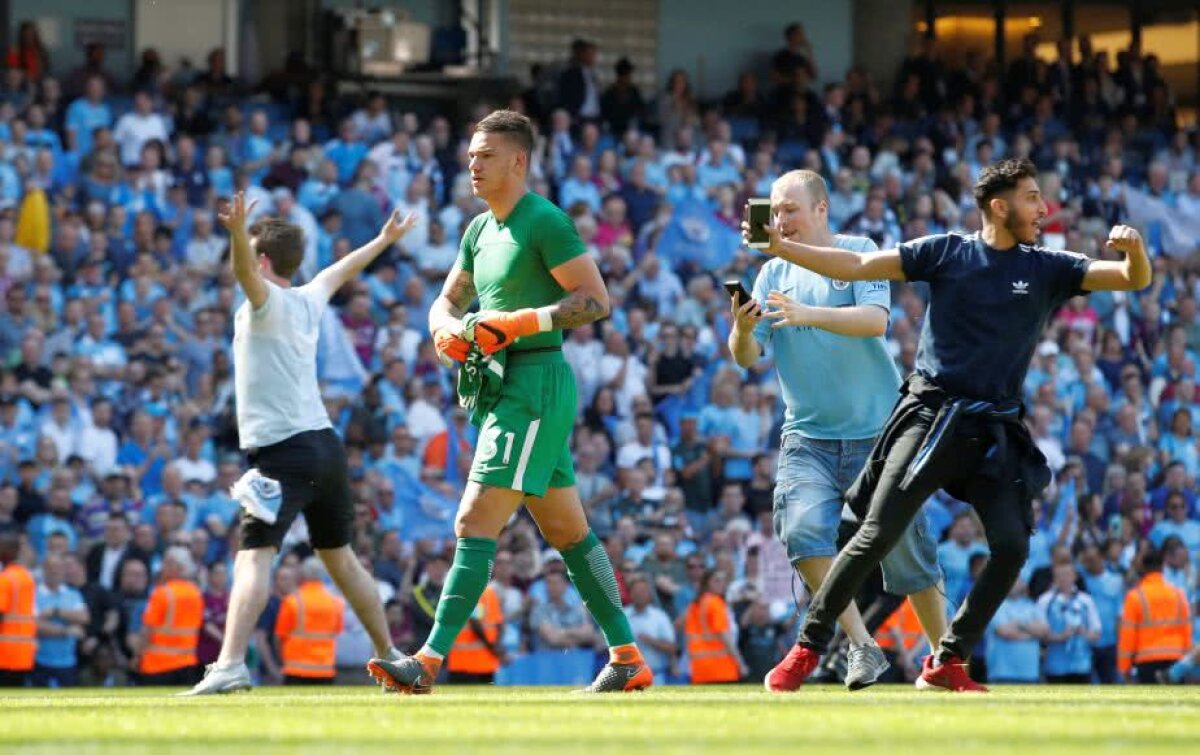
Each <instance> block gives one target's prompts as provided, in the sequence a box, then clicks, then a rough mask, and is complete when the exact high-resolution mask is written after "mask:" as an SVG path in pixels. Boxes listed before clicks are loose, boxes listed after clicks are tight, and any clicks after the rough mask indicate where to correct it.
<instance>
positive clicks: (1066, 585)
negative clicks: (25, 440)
mask: <svg viewBox="0 0 1200 755" xmlns="http://www.w3.org/2000/svg"><path fill="white" fill-rule="evenodd" d="M1077 576H1078V575H1077V574H1076V573H1075V565H1074V564H1072V563H1071V562H1070V561H1065V562H1059V563H1056V564H1055V565H1054V567H1053V577H1054V586H1053V587H1051V588H1050V589H1049V590H1047V591H1046V592H1044V593H1042V597H1040V598H1038V603H1037V605H1038V611H1039V612H1041V615H1042V621H1043V622H1044V623H1045V624H1046V626H1047V628H1048V629H1049V634H1047V635H1046V660H1045V665H1044V666H1043V671H1044V672H1045V675H1046V681H1047V682H1050V683H1051V684H1091V682H1092V643H1094V642H1096V641H1097V640H1099V639H1100V615H1099V614H1098V613H1097V612H1096V604H1095V602H1093V601H1092V596H1090V595H1088V594H1087V593H1086V592H1080V591H1079V588H1078V587H1076V585H1075V581H1076V578H1077Z"/></svg>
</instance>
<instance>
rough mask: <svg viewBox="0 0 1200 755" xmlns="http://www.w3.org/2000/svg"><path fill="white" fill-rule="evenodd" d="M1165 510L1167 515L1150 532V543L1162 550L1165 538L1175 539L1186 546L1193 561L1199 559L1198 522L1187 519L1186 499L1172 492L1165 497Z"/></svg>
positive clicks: (1199, 529)
mask: <svg viewBox="0 0 1200 755" xmlns="http://www.w3.org/2000/svg"><path fill="white" fill-rule="evenodd" d="M1165 508H1166V511H1167V515H1166V516H1165V517H1164V518H1163V519H1161V520H1160V521H1158V522H1157V523H1155V525H1154V527H1153V528H1152V529H1151V530H1150V542H1151V543H1153V545H1154V547H1155V548H1162V546H1163V543H1165V542H1166V541H1167V538H1169V537H1177V538H1179V539H1180V541H1182V542H1183V544H1184V545H1185V546H1187V550H1188V553H1189V554H1190V555H1191V558H1192V560H1193V561H1196V560H1197V559H1200V522H1197V521H1196V520H1195V519H1188V505H1187V498H1185V497H1184V495H1183V493H1181V492H1178V491H1172V492H1171V493H1170V494H1168V495H1167V503H1166V507H1165Z"/></svg>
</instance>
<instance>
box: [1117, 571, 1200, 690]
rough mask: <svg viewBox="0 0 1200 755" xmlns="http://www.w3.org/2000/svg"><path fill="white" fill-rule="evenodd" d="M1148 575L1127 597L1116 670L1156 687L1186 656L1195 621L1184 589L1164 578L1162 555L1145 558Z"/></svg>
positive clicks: (1119, 635) (1118, 644)
mask: <svg viewBox="0 0 1200 755" xmlns="http://www.w3.org/2000/svg"><path fill="white" fill-rule="evenodd" d="M1142 569H1143V570H1144V571H1145V572H1146V576H1145V577H1143V578H1142V581H1141V582H1140V583H1139V584H1138V586H1137V587H1135V588H1133V589H1132V590H1130V591H1129V592H1128V593H1126V594H1125V606H1124V608H1123V610H1122V611H1121V625H1120V630H1119V634H1118V636H1117V653H1118V654H1117V669H1118V670H1119V671H1120V672H1121V673H1122V674H1123V675H1129V674H1130V673H1133V674H1134V675H1135V676H1136V677H1137V680H1138V682H1139V683H1142V684H1154V683H1155V681H1156V680H1155V675H1156V672H1158V671H1160V670H1165V669H1167V668H1168V667H1170V666H1171V664H1173V663H1174V662H1175V661H1177V660H1179V659H1180V658H1182V657H1183V656H1184V654H1185V653H1187V651H1188V648H1189V647H1191V644H1192V622H1191V614H1190V611H1189V610H1188V602H1187V596H1186V595H1184V592H1183V590H1180V589H1179V588H1178V587H1175V586H1174V585H1172V584H1171V583H1169V582H1167V581H1166V580H1165V579H1163V575H1162V554H1161V553H1157V552H1152V553H1149V554H1147V555H1146V556H1145V557H1144V558H1143V559H1142Z"/></svg>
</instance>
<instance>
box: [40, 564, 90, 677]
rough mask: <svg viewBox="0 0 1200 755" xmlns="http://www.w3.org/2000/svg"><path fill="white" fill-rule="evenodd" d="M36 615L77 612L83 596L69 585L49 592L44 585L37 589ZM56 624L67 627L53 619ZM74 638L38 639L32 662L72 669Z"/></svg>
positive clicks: (57, 619)
mask: <svg viewBox="0 0 1200 755" xmlns="http://www.w3.org/2000/svg"><path fill="white" fill-rule="evenodd" d="M37 607H38V613H39V614H41V615H43V616H46V615H49V614H50V612H51V611H53V610H54V609H58V610H60V611H77V610H79V609H80V608H83V607H84V602H83V596H82V595H80V594H79V591H78V590H76V589H75V588H74V587H71V586H69V585H59V586H58V589H57V590H51V589H50V588H49V587H47V586H46V585H44V584H40V585H38V588H37ZM54 622H55V623H56V624H60V625H62V626H64V627H65V626H67V625H68V622H67V620H66V619H63V618H56V619H54ZM77 642H78V641H77V640H76V639H75V638H74V637H44V636H43V637H38V645H37V655H36V656H35V657H34V662H35V663H37V665H39V666H48V667H50V668H74V666H75V663H76V661H77V658H76V656H75V647H76V644H77Z"/></svg>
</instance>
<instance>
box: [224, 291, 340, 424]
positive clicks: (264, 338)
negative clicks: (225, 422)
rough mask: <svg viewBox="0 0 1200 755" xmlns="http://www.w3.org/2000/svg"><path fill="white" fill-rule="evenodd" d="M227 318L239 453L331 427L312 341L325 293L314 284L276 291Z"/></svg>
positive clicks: (318, 324) (314, 339) (243, 304)
mask: <svg viewBox="0 0 1200 755" xmlns="http://www.w3.org/2000/svg"><path fill="white" fill-rule="evenodd" d="M264 282H265V283H266V286H267V291H268V295H267V300H266V301H265V302H263V305H262V307H260V308H259V309H258V310H257V311H253V310H252V309H251V306H250V302H249V301H244V302H242V305H241V306H240V307H238V309H237V312H236V313H235V314H234V317H233V378H234V395H235V396H236V403H237V420H238V434H239V436H240V441H241V446H242V448H261V447H263V446H269V445H271V444H273V443H278V442H279V441H281V440H285V439H287V438H290V437H292V436H293V435H297V434H299V433H303V432H308V431H309V430H324V429H327V428H331V427H333V424H332V423H331V422H330V421H329V414H328V413H327V412H326V411H325V404H324V402H323V401H322V400H321V391H320V389H319V388H318V387H317V336H318V334H319V332H320V327H321V316H322V314H323V313H324V311H325V308H326V307H327V306H328V305H329V296H330V293H331V292H329V291H326V290H325V286H323V285H322V284H321V283H319V282H313V283H309V284H307V285H304V286H300V287H299V288H280V287H279V286H276V285H275V284H274V283H271V282H269V281H264Z"/></svg>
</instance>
